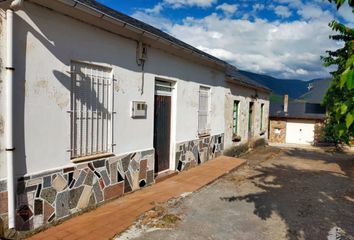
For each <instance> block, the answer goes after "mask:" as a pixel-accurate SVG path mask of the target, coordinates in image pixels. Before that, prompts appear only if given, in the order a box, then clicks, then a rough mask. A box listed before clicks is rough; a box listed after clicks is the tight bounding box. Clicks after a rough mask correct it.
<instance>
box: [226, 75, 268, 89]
mask: <svg viewBox="0 0 354 240" xmlns="http://www.w3.org/2000/svg"><path fill="white" fill-rule="evenodd" d="M225 79H226V81H227V82H229V83H232V84H237V85H240V86H243V87H248V88H253V89H256V90H261V91H264V92H267V93H271V92H272V90H271V89H269V88H267V87H261V86H257V85H253V84H250V83H246V82H243V81H241V80H239V79H237V78H235V77H232V76H228V75H226V76H225Z"/></svg>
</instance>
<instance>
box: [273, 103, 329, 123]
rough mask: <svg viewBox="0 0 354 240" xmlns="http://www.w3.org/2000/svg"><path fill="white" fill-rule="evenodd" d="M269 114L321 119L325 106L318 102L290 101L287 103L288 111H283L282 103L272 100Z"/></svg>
mask: <svg viewBox="0 0 354 240" xmlns="http://www.w3.org/2000/svg"><path fill="white" fill-rule="evenodd" d="M269 116H270V117H279V118H296V119H315V120H316V119H318V120H323V119H324V118H325V116H326V108H325V107H323V106H322V105H321V104H318V103H306V102H291V103H289V105H288V112H284V104H282V103H274V102H272V103H271V104H270V110H269Z"/></svg>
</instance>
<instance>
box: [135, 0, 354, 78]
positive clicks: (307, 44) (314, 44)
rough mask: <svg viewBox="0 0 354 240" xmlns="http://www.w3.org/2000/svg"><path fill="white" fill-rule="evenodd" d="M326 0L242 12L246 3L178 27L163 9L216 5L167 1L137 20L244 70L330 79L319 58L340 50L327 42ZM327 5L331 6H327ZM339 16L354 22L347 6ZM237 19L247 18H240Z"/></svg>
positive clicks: (279, 2) (297, 0)
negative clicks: (266, 14) (270, 14)
mask: <svg viewBox="0 0 354 240" xmlns="http://www.w3.org/2000/svg"><path fill="white" fill-rule="evenodd" d="M321 1H322V0H314V1H313V2H312V3H311V4H304V3H302V1H301V0H276V1H273V2H272V4H270V5H267V6H265V5H263V4H251V3H250V2H247V4H248V9H249V8H251V10H249V11H246V12H245V11H243V10H244V6H243V5H244V3H243V2H240V4H237V5H236V4H221V5H218V6H217V7H216V8H215V9H216V10H220V11H223V13H224V14H217V13H212V14H210V15H208V16H206V17H204V18H194V17H186V18H185V19H183V20H182V23H178V24H177V23H173V22H172V21H171V20H169V19H168V18H166V17H163V16H162V15H161V13H162V10H163V9H165V8H172V7H182V6H183V7H186V6H193V4H194V3H195V2H199V5H198V6H209V5H205V4H206V2H209V4H211V5H212V4H213V3H215V2H216V0H215V1H213V0H209V1H201V0H199V1H196V0H194V1H188V2H189V3H188V4H187V3H186V2H187V0H177V1H172V0H163V1H161V2H160V4H158V5H156V6H155V7H154V8H152V9H145V10H141V11H138V12H136V13H135V14H134V15H133V17H136V18H138V19H140V20H142V21H144V22H147V23H149V24H152V25H154V26H156V27H158V28H160V29H163V30H164V31H167V32H169V33H170V34H172V35H173V36H175V37H177V38H179V39H181V40H182V41H185V42H187V43H189V44H191V45H193V46H195V47H197V48H198V49H200V50H202V51H205V52H208V53H210V54H212V55H214V56H216V57H218V58H221V59H223V60H226V61H228V62H230V63H231V64H233V65H235V66H236V67H238V68H240V69H244V70H249V71H253V72H258V73H265V74H270V75H272V76H275V77H284V78H301V79H310V78H318V77H323V76H325V75H328V72H329V70H328V69H326V68H324V67H323V65H322V62H321V60H320V56H321V55H325V54H326V53H325V51H326V50H334V49H337V48H338V47H340V46H339V45H338V44H339V43H338V42H335V41H332V40H330V39H329V38H328V36H329V35H331V34H333V32H332V31H331V29H330V28H329V27H328V22H330V21H331V20H332V19H333V18H334V14H335V13H334V11H332V9H330V8H328V6H329V3H323V2H321ZM168 2H170V3H168ZM192 2H194V3H193V4H192ZM200 2H204V5H203V4H202V5H200ZM253 3H254V2H253ZM167 4H170V5H167ZM174 4H177V5H174ZM178 4H182V5H178ZM191 4H192V5H191ZM325 4H328V5H327V7H325ZM235 5H236V6H235ZM194 6H196V5H194ZM324 9H325V10H324ZM261 10H264V11H274V12H275V13H276V14H277V15H278V16H280V17H282V18H288V17H290V16H291V14H293V15H295V16H296V13H297V14H298V16H299V17H300V18H299V19H298V20H296V21H291V22H289V21H287V22H284V21H280V20H273V21H271V20H269V19H261V18H259V17H258V16H257V12H259V11H261ZM339 14H340V15H341V16H342V17H343V18H344V19H346V20H347V21H348V22H350V20H352V22H353V21H354V19H353V18H352V16H353V15H352V13H351V12H348V9H346V8H342V10H341V11H340V12H339ZM234 16H237V18H241V17H242V16H243V18H242V19H235V17H234ZM249 18H250V19H251V20H248V19H249Z"/></svg>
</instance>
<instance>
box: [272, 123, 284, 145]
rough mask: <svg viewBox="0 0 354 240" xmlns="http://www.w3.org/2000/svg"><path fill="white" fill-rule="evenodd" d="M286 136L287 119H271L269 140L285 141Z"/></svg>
mask: <svg viewBox="0 0 354 240" xmlns="http://www.w3.org/2000/svg"><path fill="white" fill-rule="evenodd" d="M285 138H286V120H283V119H270V126H269V142H271V143H285Z"/></svg>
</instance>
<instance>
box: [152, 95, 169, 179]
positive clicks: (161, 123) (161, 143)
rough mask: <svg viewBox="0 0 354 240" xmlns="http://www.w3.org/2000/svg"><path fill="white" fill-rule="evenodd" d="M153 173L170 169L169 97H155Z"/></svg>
mask: <svg viewBox="0 0 354 240" xmlns="http://www.w3.org/2000/svg"><path fill="white" fill-rule="evenodd" d="M154 117H155V118H154V148H155V173H158V172H161V171H164V170H167V169H169V167H170V133H171V96H159V95H155V114H154Z"/></svg>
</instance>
